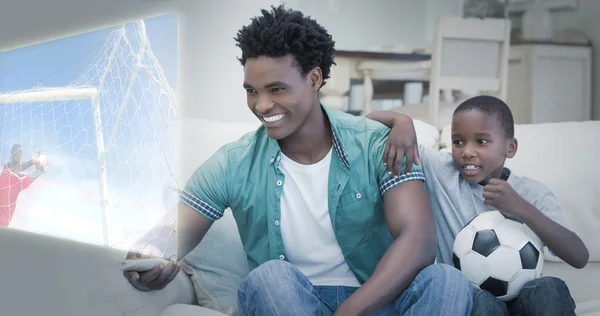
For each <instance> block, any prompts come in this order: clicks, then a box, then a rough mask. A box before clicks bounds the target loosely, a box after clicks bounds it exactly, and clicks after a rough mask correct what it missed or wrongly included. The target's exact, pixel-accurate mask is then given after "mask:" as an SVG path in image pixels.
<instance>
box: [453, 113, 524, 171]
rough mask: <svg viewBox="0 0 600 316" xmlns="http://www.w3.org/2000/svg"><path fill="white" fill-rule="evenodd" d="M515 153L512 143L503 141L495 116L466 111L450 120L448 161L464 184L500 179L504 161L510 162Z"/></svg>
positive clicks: (501, 131) (513, 140)
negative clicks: (450, 160) (449, 159)
mask: <svg viewBox="0 0 600 316" xmlns="http://www.w3.org/2000/svg"><path fill="white" fill-rule="evenodd" d="M516 150H517V142H516V140H515V139H514V138H513V139H506V138H505V137H504V130H503V129H502V125H501V124H500V121H499V120H498V118H497V117H496V116H494V115H489V114H487V113H484V112H479V111H468V112H460V113H457V114H455V115H454V117H453V118H452V159H453V160H454V166H455V167H456V169H458V171H459V172H460V174H461V175H462V176H463V178H464V179H465V180H466V181H467V182H469V183H482V182H484V183H485V182H487V181H488V180H489V179H490V178H498V177H500V174H501V173H502V168H503V167H504V161H505V158H512V157H513V156H514V155H515V153H516Z"/></svg>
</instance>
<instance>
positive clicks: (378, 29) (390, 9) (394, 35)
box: [287, 0, 444, 50]
mask: <svg viewBox="0 0 600 316" xmlns="http://www.w3.org/2000/svg"><path fill="white" fill-rule="evenodd" d="M428 1H444V0H428ZM287 2H288V4H289V5H290V6H291V7H292V8H294V9H297V10H301V11H302V12H304V13H305V14H307V15H309V16H311V17H312V18H314V19H316V20H317V22H319V23H320V24H321V25H323V26H324V27H325V28H326V29H327V30H328V31H329V33H330V34H331V35H332V36H333V39H334V40H335V42H336V48H337V49H339V50H365V49H374V48H378V47H381V46H389V45H398V44H401V45H403V46H405V47H406V48H407V49H412V48H415V47H422V46H423V45H426V44H427V43H426V40H425V37H426V22H427V19H425V16H426V9H427V5H426V2H425V1H415V0H369V1H365V0H296V1H287Z"/></svg>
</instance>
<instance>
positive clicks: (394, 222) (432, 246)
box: [335, 142, 437, 315]
mask: <svg viewBox="0 0 600 316" xmlns="http://www.w3.org/2000/svg"><path fill="white" fill-rule="evenodd" d="M381 147H383V142H382V143H381ZM373 151H374V156H373V159H374V161H377V162H378V161H379V160H378V157H380V156H379V155H380V154H381V152H382V151H383V149H381V150H377V149H374V150H373ZM405 168H406V166H405V165H404V166H403V169H405ZM377 170H378V172H379V183H380V187H381V194H382V195H383V204H384V212H385V219H386V222H387V226H388V229H389V231H390V233H391V235H392V237H393V238H394V239H395V241H394V242H393V243H392V245H391V246H390V247H389V248H388V250H387V251H386V252H385V254H384V255H383V257H382V258H381V260H380V261H379V263H378V264H377V267H376V268H375V271H374V272H373V275H372V276H371V277H370V278H369V279H368V280H367V281H366V282H365V283H364V284H363V285H362V286H361V287H360V288H359V289H358V290H357V291H356V292H355V293H354V294H352V295H351V296H350V297H349V298H348V299H347V300H346V301H345V302H344V303H342V305H340V307H339V308H338V310H336V313H335V315H371V314H372V313H374V312H375V311H377V310H378V309H380V308H381V307H383V306H385V305H386V304H389V303H391V302H392V301H393V300H394V299H396V298H397V297H398V296H399V295H400V294H402V292H404V291H405V290H406V288H407V287H408V285H409V284H410V283H411V282H412V281H413V279H414V278H415V277H416V275H417V274H418V273H419V272H420V271H421V270H422V269H424V268H425V267H427V266H429V265H430V264H432V263H433V262H434V260H435V252H436V248H437V235H436V229H435V224H434V220H433V214H432V209H431V204H430V201H429V196H428V195H427V190H426V188H425V185H424V183H423V181H424V179H425V177H424V175H423V173H422V171H421V166H414V167H413V173H412V174H411V175H407V174H403V175H402V176H400V177H398V178H396V177H394V176H391V175H388V174H387V170H386V169H385V167H384V166H381V167H380V168H377Z"/></svg>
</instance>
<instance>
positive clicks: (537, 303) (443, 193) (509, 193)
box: [369, 96, 589, 315]
mask: <svg viewBox="0 0 600 316" xmlns="http://www.w3.org/2000/svg"><path fill="white" fill-rule="evenodd" d="M369 118H371V119H375V120H377V121H380V122H382V123H383V124H385V125H387V126H390V127H392V126H394V128H393V129H392V132H391V133H390V138H389V140H388V146H387V147H386V148H388V149H389V151H386V153H384V161H385V160H387V156H388V152H389V153H392V155H393V153H394V152H395V145H394V144H395V143H397V142H404V141H406V140H407V139H408V140H411V139H413V137H416V136H415V135H414V129H413V128H412V126H413V125H412V122H410V118H409V117H407V116H405V115H400V114H397V113H393V112H374V113H372V114H370V115H369ZM396 128H397V130H396V131H394V129H396ZM408 129H412V134H411V133H409V132H408ZM516 152H517V140H516V139H515V137H514V122H513V117H512V113H511V111H510V109H509V107H508V106H507V105H506V104H505V103H504V102H503V101H502V100H500V99H498V98H495V97H492V96H477V97H474V98H471V99H469V100H466V101H464V102H463V103H461V104H460V105H459V106H458V107H457V108H456V110H455V111H454V114H453V118H452V154H448V153H444V152H437V151H434V150H430V149H429V148H419V153H420V154H419V160H420V161H421V162H423V168H424V172H425V175H426V177H427V179H428V181H427V189H428V191H429V193H430V196H431V202H432V206H433V210H434V216H435V220H436V225H437V229H438V237H439V240H438V252H437V260H438V262H442V263H448V264H451V262H452V247H453V243H454V238H455V237H456V234H457V233H458V232H459V231H460V230H461V229H462V228H463V227H464V226H465V225H466V224H467V223H468V222H469V221H471V220H472V219H473V218H475V217H476V216H477V215H479V214H481V213H482V212H485V211H489V210H494V209H496V210H499V211H501V212H503V213H505V214H507V215H512V216H516V217H519V218H520V219H521V220H522V221H523V222H524V223H525V224H526V225H528V226H529V227H530V228H531V229H532V230H533V231H534V232H535V233H536V234H537V235H538V236H539V237H540V239H541V240H542V241H543V242H544V243H545V245H546V246H547V247H548V248H549V249H550V251H552V252H553V253H554V254H556V255H557V256H558V257H560V258H561V259H563V260H564V261H565V262H567V263H568V264H570V265H571V266H573V267H575V268H578V269H580V268H583V267H584V266H585V265H586V264H587V260H588V258H589V254H588V250H587V248H586V247H585V245H584V244H583V242H582V241H581V239H580V238H579V237H578V236H577V235H576V234H575V233H574V232H572V231H570V230H569V229H567V228H566V227H568V226H567V225H566V221H565V218H564V213H563V209H562V207H561V205H560V204H559V202H558V200H557V198H556V197H555V195H554V194H553V193H552V192H551V191H550V189H548V188H547V187H546V186H545V185H543V184H542V183H540V182H537V181H535V180H532V179H529V178H527V177H522V176H518V175H516V174H514V173H512V172H511V171H510V170H509V169H508V168H505V167H504V162H505V160H506V158H512V157H513V156H514V155H515V154H516ZM388 164H389V163H388ZM388 168H389V169H390V170H391V169H393V167H392V166H389V167H388ZM574 310H575V303H574V301H573V299H572V298H571V296H570V293H569V290H568V288H567V286H566V284H565V283H564V282H563V281H562V280H559V279H557V278H554V277H542V278H539V279H537V280H533V281H530V282H529V283H527V284H526V285H525V286H524V287H523V289H522V290H521V293H520V294H519V296H518V297H517V298H516V299H515V300H513V301H512V302H509V303H508V304H504V303H503V302H502V301H500V300H498V299H497V298H495V297H494V296H493V295H492V294H491V293H489V292H487V291H481V290H478V289H474V301H473V311H472V315H575V314H574Z"/></svg>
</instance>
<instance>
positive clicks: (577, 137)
mask: <svg viewBox="0 0 600 316" xmlns="http://www.w3.org/2000/svg"><path fill="white" fill-rule="evenodd" d="M596 135H600V121H587V122H561V123H545V124H524V125H516V126H515V137H516V138H517V140H518V144H519V146H518V150H517V154H516V155H515V157H514V158H513V159H508V160H507V161H506V166H507V167H508V168H511V169H512V170H513V171H514V172H515V173H517V174H519V175H522V176H527V177H530V178H533V179H536V180H538V181H540V182H542V183H544V184H545V185H547V186H548V187H549V188H550V189H551V190H552V191H554V193H555V194H556V196H557V197H558V199H559V201H560V202H561V204H562V205H563V207H564V209H565V212H566V217H567V220H568V221H569V222H570V223H571V226H572V229H573V230H574V231H575V232H576V233H577V234H578V235H579V236H580V237H581V239H582V240H583V241H584V243H585V244H586V246H587V247H588V249H589V251H590V261H594V262H600V242H599V241H600V186H599V185H598V183H597V181H598V179H600V168H598V167H597V166H596V158H598V156H599V155H600V138H595V137H594V136H596ZM440 145H441V146H444V147H447V148H450V146H451V137H450V126H446V127H444V129H443V130H442V135H441V140H440ZM546 259H547V260H551V261H561V260H560V259H558V258H556V257H554V256H552V255H550V254H549V253H548V252H547V251H546Z"/></svg>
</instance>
